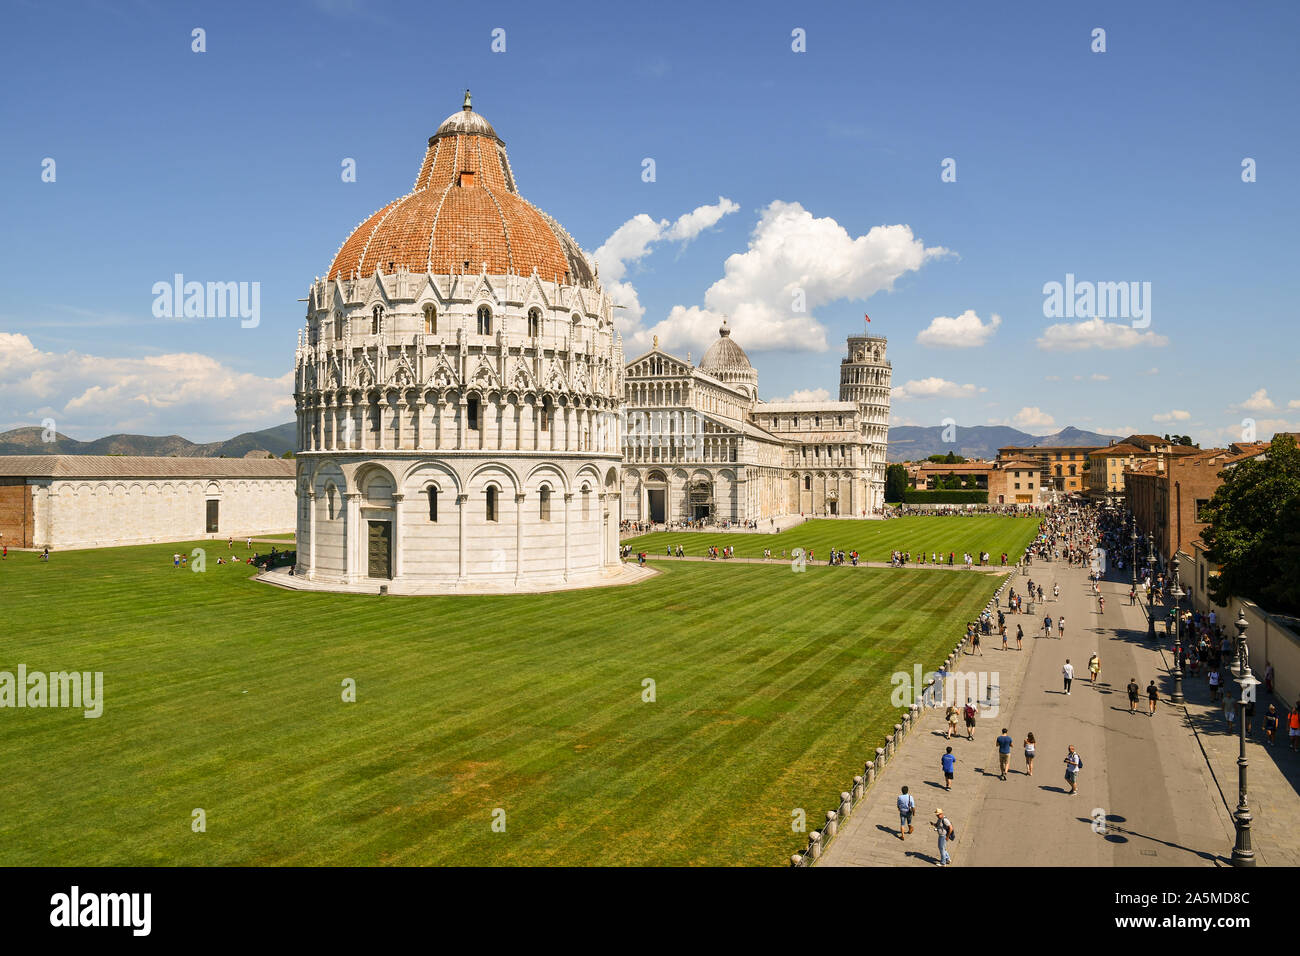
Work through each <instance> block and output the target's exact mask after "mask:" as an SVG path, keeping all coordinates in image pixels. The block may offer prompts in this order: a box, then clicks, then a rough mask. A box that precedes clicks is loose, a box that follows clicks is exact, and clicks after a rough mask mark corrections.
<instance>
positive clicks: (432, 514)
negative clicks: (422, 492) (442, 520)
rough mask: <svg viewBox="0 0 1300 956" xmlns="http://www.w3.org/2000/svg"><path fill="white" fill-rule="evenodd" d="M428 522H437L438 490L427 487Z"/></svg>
mask: <svg viewBox="0 0 1300 956" xmlns="http://www.w3.org/2000/svg"><path fill="white" fill-rule="evenodd" d="M429 520H430V521H437V520H438V489H437V488H435V487H433V486H432V485H430V486H429Z"/></svg>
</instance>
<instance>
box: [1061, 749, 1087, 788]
mask: <svg viewBox="0 0 1300 956" xmlns="http://www.w3.org/2000/svg"><path fill="white" fill-rule="evenodd" d="M1082 769H1083V758H1082V757H1081V756H1079V753H1078V751H1076V750H1075V749H1074V744H1070V752H1069V753H1067V754H1066V755H1065V782H1066V783H1068V784H1069V785H1070V796H1072V797H1074V796H1077V795H1078V793H1079V771H1080V770H1082Z"/></svg>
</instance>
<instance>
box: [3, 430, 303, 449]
mask: <svg viewBox="0 0 1300 956" xmlns="http://www.w3.org/2000/svg"><path fill="white" fill-rule="evenodd" d="M297 443H298V429H297V426H296V425H295V424H294V423H293V422H287V423H286V424H284V425H276V426H274V427H272V428H265V429H263V430H262V431H258V432H244V434H242V435H236V436H235V437H234V438H230V439H227V440H226V441H216V442H208V443H206V444H200V443H197V442H192V441H190V440H189V439H188V438H182V437H181V436H180V435H165V436H162V437H158V436H155V435H107V436H105V437H104V438H96V439H94V440H93V441H78V440H77V439H75V438H69V437H68V436H67V435H60V434H57V433H56V440H55V441H52V442H44V441H41V429H40V428H36V427H28V428H15V429H13V430H12V431H7V432H0V455H147V456H162V457H168V456H171V455H176V456H177V457H180V458H220V457H221V456H223V455H224V456H225V457H226V458H243V457H244V455H245V454H247V453H248V452H250V451H256V450H258V449H265V450H266V451H269V452H270V453H271V454H273V455H274V456H275V457H276V458H279V457H281V456H282V455H283V454H284V453H285V452H286V451H297V449H296V448H295V447H294V446H295V445H296V444H297Z"/></svg>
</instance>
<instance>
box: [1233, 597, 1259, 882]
mask: <svg viewBox="0 0 1300 956" xmlns="http://www.w3.org/2000/svg"><path fill="white" fill-rule="evenodd" d="M1232 626H1233V627H1235V628H1236V629H1237V666H1236V667H1234V668H1233V675H1232V676H1233V677H1235V678H1237V683H1238V684H1240V685H1241V701H1240V702H1239V703H1238V707H1240V713H1238V714H1237V725H1238V727H1239V728H1240V731H1241V749H1240V750H1239V751H1238V753H1237V810H1236V812H1235V813H1233V815H1232V819H1233V823H1234V824H1235V826H1236V829H1237V842H1236V843H1235V844H1234V845H1233V847H1232V865H1233V866H1254V865H1255V849H1254V847H1253V846H1251V842H1250V823H1251V816H1250V804H1249V803H1247V801H1246V705H1247V704H1249V703H1251V702H1253V701H1254V700H1255V688H1256V687H1258V686H1259V681H1258V680H1257V679H1256V678H1255V675H1254V674H1252V673H1251V672H1250V648H1248V647H1247V646H1246V628H1247V627H1249V624H1247V622H1246V610H1245V608H1242V609H1240V610H1239V611H1238V612H1237V620H1235V621H1233V623H1232Z"/></svg>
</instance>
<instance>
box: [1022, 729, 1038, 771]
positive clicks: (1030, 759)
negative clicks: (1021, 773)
mask: <svg viewBox="0 0 1300 956" xmlns="http://www.w3.org/2000/svg"><path fill="white" fill-rule="evenodd" d="M1037 749H1038V743H1037V741H1035V740H1034V735H1033V733H1032V732H1031V733H1030V734H1029V736H1028V737H1026V738H1025V772H1026V773H1027V774H1029V776H1031V777H1032V776H1033V775H1034V753H1035V752H1036V751H1037Z"/></svg>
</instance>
